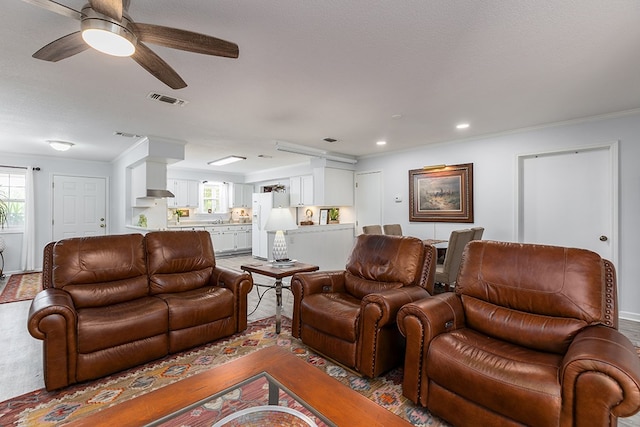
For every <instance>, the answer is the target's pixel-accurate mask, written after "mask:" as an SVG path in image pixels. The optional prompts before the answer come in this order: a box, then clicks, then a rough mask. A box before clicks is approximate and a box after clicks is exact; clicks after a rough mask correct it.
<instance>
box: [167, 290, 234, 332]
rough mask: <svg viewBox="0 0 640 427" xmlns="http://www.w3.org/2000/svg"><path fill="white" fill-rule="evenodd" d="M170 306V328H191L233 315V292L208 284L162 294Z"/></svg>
mask: <svg viewBox="0 0 640 427" xmlns="http://www.w3.org/2000/svg"><path fill="white" fill-rule="evenodd" d="M158 298H161V299H163V300H164V301H166V303H167V306H168V307H169V329H170V330H172V331H175V330H178V329H185V328H190V327H192V326H197V325H204V324H207V323H211V322H215V321H216V320H220V319H224V318H227V317H233V315H234V313H233V312H234V298H233V292H231V291H230V290H229V289H227V288H220V287H217V286H207V287H205V288H200V289H194V290H191V291H186V292H176V293H173V294H160V295H158Z"/></svg>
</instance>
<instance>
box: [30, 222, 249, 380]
mask: <svg viewBox="0 0 640 427" xmlns="http://www.w3.org/2000/svg"><path fill="white" fill-rule="evenodd" d="M43 287H44V290H42V291H41V292H39V293H38V295H37V296H36V297H35V298H34V300H33V302H32V304H31V308H30V311H29V318H28V329H29V332H30V333H31V335H32V336H33V337H34V338H37V339H41V340H43V347H44V352H43V361H44V381H45V386H46V388H47V390H54V389H58V388H61V387H65V386H67V385H70V384H74V383H77V382H81V381H86V380H91V379H95V378H99V377H103V376H105V375H108V374H111V373H114V372H117V371H121V370H124V369H127V368H130V367H133V366H136V365H139V364H142V363H145V362H148V361H151V360H154V359H158V358H161V357H163V356H166V355H167V354H170V353H175V352H178V351H181V350H185V349H188V348H191V347H194V346H197V345H200V344H204V343H207V342H210V341H213V340H216V339H219V338H222V337H225V336H229V335H232V334H234V333H235V332H238V331H242V330H244V329H246V327H247V294H248V293H249V292H250V291H251V289H252V287H253V281H252V279H251V276H250V275H249V274H248V273H240V272H236V271H233V270H230V269H225V268H221V267H219V266H217V265H216V263H215V257H214V253H213V246H212V243H211V237H210V235H209V233H208V232H205V231H160V232H151V233H148V234H147V235H146V236H143V235H141V234H126V235H111V236H99V237H85V238H72V239H65V240H61V241H58V242H52V243H50V244H49V245H47V247H46V248H45V253H44V267H43Z"/></svg>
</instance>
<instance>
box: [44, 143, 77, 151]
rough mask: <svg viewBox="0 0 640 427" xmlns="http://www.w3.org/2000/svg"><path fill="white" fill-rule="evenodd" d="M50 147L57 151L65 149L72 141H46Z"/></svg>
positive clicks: (70, 145)
mask: <svg viewBox="0 0 640 427" xmlns="http://www.w3.org/2000/svg"><path fill="white" fill-rule="evenodd" d="M47 142H48V143H49V145H50V146H51V148H53V149H54V150H58V151H67V150H68V149H69V148H71V147H73V143H72V142H67V141H47Z"/></svg>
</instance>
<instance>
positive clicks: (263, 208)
mask: <svg viewBox="0 0 640 427" xmlns="http://www.w3.org/2000/svg"><path fill="white" fill-rule="evenodd" d="M252 200H253V203H252V205H251V214H252V215H253V218H252V220H251V223H252V233H251V253H252V255H253V256H254V257H256V258H262V259H269V249H268V245H269V241H268V239H267V231H266V230H265V229H264V225H265V224H266V223H267V218H269V213H270V212H271V209H272V208H274V207H276V208H277V207H280V206H289V194H288V193H277V192H271V193H253V199H252ZM294 218H295V216H294Z"/></svg>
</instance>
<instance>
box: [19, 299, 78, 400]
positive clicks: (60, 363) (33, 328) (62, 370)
mask: <svg viewBox="0 0 640 427" xmlns="http://www.w3.org/2000/svg"><path fill="white" fill-rule="evenodd" d="M77 321H78V316H77V313H76V309H75V306H74V304H73V300H72V299H71V295H69V294H68V293H67V292H65V291H63V290H61V289H55V288H48V289H44V290H42V291H40V292H39V293H38V294H37V295H36V297H35V298H34V299H33V301H32V302H31V307H30V308H29V316H28V320H27V329H28V330H29V333H30V334H31V336H33V337H34V338H37V339H39V340H43V352H44V354H43V361H44V366H43V368H44V383H45V387H46V389H47V390H55V389H58V388H61V387H65V386H67V385H69V384H71V383H75V382H76V380H75V376H76V373H75V367H76V360H75V358H76V355H77V353H78V352H77V348H76V343H77V336H76V330H77V328H76V325H77Z"/></svg>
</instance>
